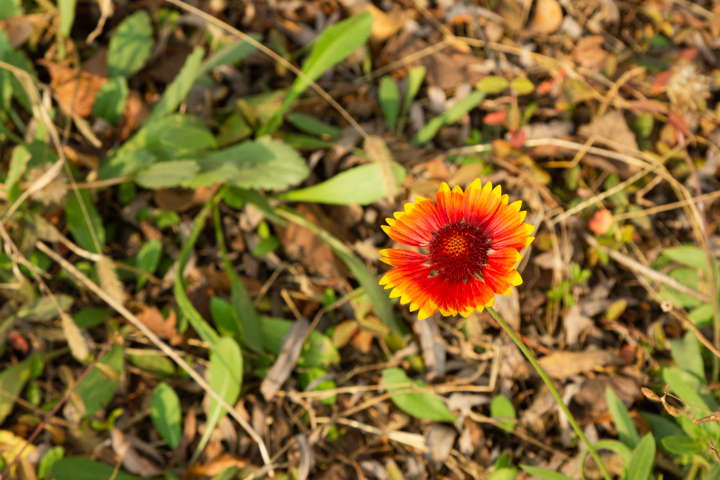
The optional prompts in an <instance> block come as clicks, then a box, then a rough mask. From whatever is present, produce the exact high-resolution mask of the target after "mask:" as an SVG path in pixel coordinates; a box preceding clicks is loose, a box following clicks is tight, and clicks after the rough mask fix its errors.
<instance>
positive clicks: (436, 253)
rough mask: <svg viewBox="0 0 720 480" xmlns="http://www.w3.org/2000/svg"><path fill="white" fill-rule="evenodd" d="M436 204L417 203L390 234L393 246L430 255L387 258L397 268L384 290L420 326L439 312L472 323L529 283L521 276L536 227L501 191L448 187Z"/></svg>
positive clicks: (398, 216)
mask: <svg viewBox="0 0 720 480" xmlns="http://www.w3.org/2000/svg"><path fill="white" fill-rule="evenodd" d="M436 201H437V204H435V203H433V202H431V201H430V200H427V199H424V198H419V197H418V198H416V199H415V202H416V203H414V204H412V203H408V204H406V205H405V211H404V212H396V213H395V218H394V219H392V218H389V219H387V222H388V225H389V226H383V230H385V232H386V233H387V234H388V235H389V236H390V238H392V239H393V240H396V241H398V242H400V243H403V244H405V245H408V246H410V247H420V248H421V249H425V250H426V251H427V254H424V253H418V252H415V251H411V250H401V249H387V250H382V251H381V252H380V253H381V254H382V255H383V256H384V258H382V259H381V260H382V261H383V262H385V263H388V264H390V265H392V266H394V267H396V268H394V269H392V270H390V271H389V272H388V273H386V274H385V276H384V277H383V278H382V280H380V284H381V285H385V288H392V289H393V290H392V292H391V293H390V296H391V297H400V302H401V303H403V304H405V303H408V302H410V311H415V310H419V312H418V318H419V319H421V320H422V319H424V318H427V317H429V316H430V315H432V314H433V313H435V312H436V311H438V310H440V312H441V313H442V314H443V315H456V314H458V313H460V314H461V315H463V316H468V315H470V313H471V312H473V311H474V310H476V309H477V310H478V311H481V310H482V309H483V308H484V307H486V306H490V305H492V301H493V297H494V296H495V294H500V295H506V294H508V293H510V287H511V286H514V285H520V284H521V283H522V278H521V277H520V274H519V273H518V272H517V270H515V265H516V264H517V262H518V261H519V260H520V258H521V257H520V254H519V251H520V250H522V249H524V248H525V247H526V246H528V245H529V244H530V243H531V242H532V240H533V237H531V236H530V234H531V233H532V231H533V230H534V227H533V226H532V225H526V224H524V223H523V220H524V219H525V213H526V212H521V211H520V203H521V202H515V203H512V204H508V196H507V195H501V192H500V187H499V186H497V187H495V188H494V189H493V188H492V185H491V184H490V183H487V184H485V186H484V187H482V188H481V185H480V181H479V180H476V181H474V182H473V183H472V184H471V185H470V186H469V187H468V189H467V191H465V192H463V191H462V189H461V188H460V187H457V186H456V187H455V188H454V189H453V190H452V191H451V190H450V188H449V187H448V186H447V184H445V183H443V184H442V186H441V187H440V191H438V193H437V196H436Z"/></svg>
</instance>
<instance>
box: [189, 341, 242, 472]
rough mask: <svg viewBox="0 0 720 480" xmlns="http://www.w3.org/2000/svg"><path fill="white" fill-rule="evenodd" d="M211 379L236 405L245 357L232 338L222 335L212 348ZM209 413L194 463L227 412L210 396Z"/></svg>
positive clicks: (213, 387)
mask: <svg viewBox="0 0 720 480" xmlns="http://www.w3.org/2000/svg"><path fill="white" fill-rule="evenodd" d="M208 372H209V375H210V379H209V380H208V383H209V384H210V387H212V389H213V390H215V391H216V392H217V393H218V394H219V395H220V396H221V397H222V398H223V399H225V401H227V402H228V403H229V404H230V405H234V404H235V402H236V401H237V399H238V397H239V396H240V387H241V386H242V377H243V359H242V353H241V352H240V347H239V346H238V344H237V342H235V340H233V339H232V338H228V337H222V338H220V340H218V342H217V344H216V345H215V346H214V348H212V349H211V350H210V367H208ZM209 400H210V402H209V407H208V414H207V430H205V434H204V435H203V436H202V438H201V439H200V443H199V444H198V447H197V449H196V450H195V454H194V455H193V459H191V460H190V464H191V465H192V464H193V463H195V460H197V457H198V456H199V455H200V453H201V452H202V451H203V449H204V448H205V445H207V442H208V440H210V435H211V434H212V432H213V430H215V427H216V426H217V424H218V422H220V419H222V417H223V416H225V414H226V413H227V410H225V408H223V407H222V406H221V405H220V404H219V403H218V401H217V400H215V399H214V398H212V397H210V399H209Z"/></svg>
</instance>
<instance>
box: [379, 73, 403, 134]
mask: <svg viewBox="0 0 720 480" xmlns="http://www.w3.org/2000/svg"><path fill="white" fill-rule="evenodd" d="M378 99H379V101H380V108H381V109H382V112H383V116H385V122H386V123H387V127H388V130H389V131H391V132H394V131H395V122H397V119H398V115H400V90H399V89H398V86H397V83H395V80H393V79H392V77H390V76H388V75H385V76H384V77H382V79H380V88H379V89H378Z"/></svg>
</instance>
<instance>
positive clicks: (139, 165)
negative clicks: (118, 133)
mask: <svg viewBox="0 0 720 480" xmlns="http://www.w3.org/2000/svg"><path fill="white" fill-rule="evenodd" d="M136 135H137V134H136ZM126 145H127V144H126ZM120 149H121V150H122V147H121V148H120ZM155 161H157V157H156V156H155V155H153V154H152V152H150V151H149V150H145V149H137V150H131V151H127V152H123V153H122V154H121V155H114V156H113V157H112V158H111V159H110V160H109V161H107V162H105V163H104V164H103V165H102V166H101V167H100V169H99V170H98V174H99V176H100V178H102V179H108V178H119V177H127V176H130V175H132V174H134V173H135V172H137V171H138V170H142V169H143V168H145V167H147V166H148V165H152V163H153V162H155Z"/></svg>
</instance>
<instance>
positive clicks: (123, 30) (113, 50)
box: [107, 10, 153, 77]
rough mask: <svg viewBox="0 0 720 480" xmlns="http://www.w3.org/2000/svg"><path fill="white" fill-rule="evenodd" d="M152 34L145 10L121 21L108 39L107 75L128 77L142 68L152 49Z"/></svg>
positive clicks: (150, 22)
mask: <svg viewBox="0 0 720 480" xmlns="http://www.w3.org/2000/svg"><path fill="white" fill-rule="evenodd" d="M152 34H153V26H152V21H151V20H150V15H148V13H147V11H145V10H138V11H136V12H135V13H133V14H132V15H130V16H129V17H127V18H126V19H125V20H123V21H122V23H121V24H120V26H119V27H118V29H117V31H116V32H115V34H114V35H113V36H112V37H110V43H109V45H108V52H107V67H108V75H109V76H110V77H129V76H131V75H133V74H134V73H137V72H138V71H139V70H140V69H141V68H143V66H144V65H145V62H146V61H147V59H148V57H149V56H150V52H152V49H153V40H152Z"/></svg>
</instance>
